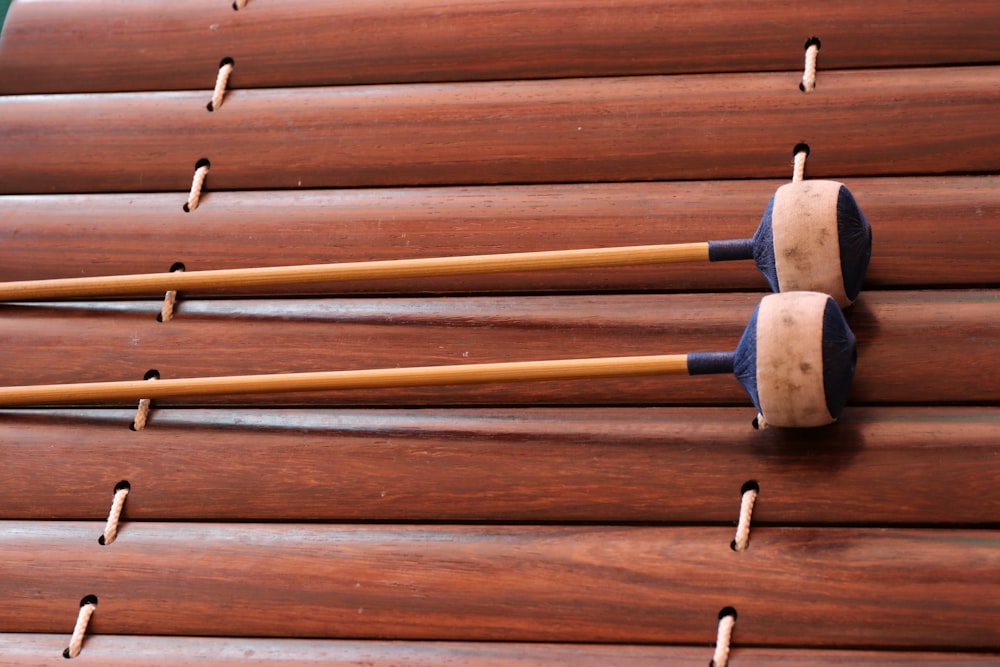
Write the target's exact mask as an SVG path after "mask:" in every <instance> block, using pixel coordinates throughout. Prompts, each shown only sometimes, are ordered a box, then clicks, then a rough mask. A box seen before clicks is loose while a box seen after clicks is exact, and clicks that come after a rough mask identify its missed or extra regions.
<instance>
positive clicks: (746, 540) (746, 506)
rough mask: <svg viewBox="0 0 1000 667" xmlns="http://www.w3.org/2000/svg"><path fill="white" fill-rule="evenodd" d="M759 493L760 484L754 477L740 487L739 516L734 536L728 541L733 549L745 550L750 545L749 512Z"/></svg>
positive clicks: (751, 510)
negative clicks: (750, 494) (748, 495)
mask: <svg viewBox="0 0 1000 667" xmlns="http://www.w3.org/2000/svg"><path fill="white" fill-rule="evenodd" d="M748 493H752V494H753V495H752V497H749V498H748V497H747V494H748ZM759 493H760V484H758V483H757V480H755V479H751V480H749V481H747V482H744V483H743V486H742V487H740V516H739V520H738V524H737V527H736V538H735V539H733V541H732V542H730V543H729V548H730V549H732V550H733V551H746V550H747V548H748V547H749V546H750V513H751V512H753V505H754V502H755V501H756V500H757V495H758V494H759ZM741 540H742V542H741Z"/></svg>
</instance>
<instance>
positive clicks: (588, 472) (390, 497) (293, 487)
mask: <svg viewBox="0 0 1000 667" xmlns="http://www.w3.org/2000/svg"><path fill="white" fill-rule="evenodd" d="M0 415H2V421H0V451H2V452H3V454H2V461H3V468H4V471H5V477H6V481H5V482H4V484H3V485H0V508H2V510H0V517H2V518H4V519H54V518H59V519H90V520H99V519H102V518H104V517H105V516H106V515H107V513H108V510H109V507H110V504H111V498H112V495H113V489H114V487H115V486H116V484H118V483H119V482H120V481H123V480H124V481H127V482H128V483H129V484H130V485H131V491H130V492H129V495H128V498H127V500H126V504H125V512H124V514H123V520H122V528H121V530H122V531H123V532H125V533H127V532H128V530H129V526H130V525H131V524H132V522H136V521H149V520H170V519H174V520H192V519H197V520H203V521H248V520H265V521H278V520H280V521H461V522H464V521H490V522H522V521H542V522H595V523H621V522H667V523H716V524H723V525H725V524H734V523H735V521H736V517H737V514H738V509H739V500H740V490H741V488H742V487H743V485H744V483H746V482H748V481H755V482H757V484H758V486H759V488H760V494H759V496H758V500H757V504H756V508H755V510H754V515H753V520H754V523H755V525H764V524H841V525H861V524H867V525H872V524H875V525H901V524H910V525H925V526H926V525H933V524H939V525H956V524H964V525H985V526H989V525H992V526H1000V495H998V494H997V491H996V489H997V485H996V480H997V479H998V477H1000V459H997V457H996V444H995V436H996V432H997V429H998V427H1000V409H997V408H944V407H939V408H853V409H851V410H849V411H848V412H847V414H846V415H845V416H844V418H843V419H842V420H841V422H840V423H839V424H837V425H835V426H832V427H829V428H826V429H820V430H818V431H810V432H801V431H780V430H777V429H769V430H766V431H755V430H753V429H752V428H751V427H750V423H749V419H750V414H748V412H747V411H746V410H743V409H711V408H702V409H659V408H646V409H627V408H619V409H607V408H605V409H595V408H587V409H573V408H568V409H540V408H536V409H523V408H522V409H506V410H501V409H489V410H487V409H479V410H441V409H425V410H420V411H403V410H316V409H312V410H278V409H260V410H232V411H229V410H184V409H159V410H157V411H156V412H155V413H154V414H153V416H152V419H151V420H150V422H149V424H148V426H147V427H146V429H145V430H143V431H141V432H135V431H131V430H130V429H129V424H130V423H131V421H132V419H133V418H134V416H135V412H134V411H125V410H103V411H102V410H39V411H16V412H15V411H5V412H3V413H0ZM290 451H294V452H295V455H294V456H292V457H289V456H288V452H290ZM636 471H642V473H641V474H637V473H636ZM208 489H211V491H210V492H209V491H207V490H208ZM94 539H96V534H95V536H94Z"/></svg>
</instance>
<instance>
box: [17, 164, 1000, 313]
mask: <svg viewBox="0 0 1000 667" xmlns="http://www.w3.org/2000/svg"><path fill="white" fill-rule="evenodd" d="M786 182H787V181H780V180H770V181H766V180H761V181H756V180H755V181H694V182H655V183H599V184H576V185H534V186H506V187H503V186H483V187H454V188H405V189H361V190H320V191H308V192H282V191H270V192H260V191H250V192H212V193H209V194H207V195H206V196H205V197H204V199H203V200H202V204H201V206H200V207H199V208H198V210H197V211H196V214H194V215H192V214H187V213H185V212H184V211H183V210H182V209H181V206H180V204H181V203H183V201H184V198H185V195H182V194H177V193H162V194H122V195H13V196H2V197H0V210H2V211H3V213H2V220H3V224H2V225H0V243H2V247H3V261H2V262H0V279H2V280H38V279H45V278H59V277H74V276H92V275H116V274H126V273H156V272H164V271H167V270H168V268H169V267H171V266H172V265H173V264H174V263H175V262H182V263H183V264H184V265H185V266H186V267H187V270H189V271H197V270H205V269H227V268H242V267H248V266H280V265H285V264H311V263H326V262H346V261H360V260H369V259H404V258H412V257H436V256H449V255H471V254H489V253H497V252H517V251H532V250H558V249H562V248H582V247H600V246H617V245H643V244H653V243H683V242H692V241H705V240H709V239H725V238H747V237H749V236H751V235H752V234H753V232H754V231H755V230H756V228H757V225H758V223H759V220H760V216H761V214H762V213H763V211H764V209H765V208H766V206H767V202H768V200H769V199H770V197H771V195H772V194H773V193H774V191H775V190H776V189H777V188H778V187H779V186H781V185H783V184H784V183H786ZM847 185H848V187H849V188H850V189H851V191H852V192H853V193H854V195H855V197H856V198H857V200H858V203H859V204H860V206H861V207H862V210H863V211H864V212H865V214H866V215H867V216H868V218H869V219H870V221H871V222H872V225H873V228H874V255H873V258H872V263H871V266H870V268H869V271H868V277H867V279H866V281H865V287H866V289H873V288H880V287H883V288H884V287H901V286H902V287H915V286H916V287H920V286H923V287H941V286H978V285H991V286H997V285H1000V263H998V262H997V260H996V253H995V250H994V248H995V247H997V246H1000V227H998V226H997V225H996V224H994V221H995V220H996V219H997V217H998V216H1000V177H997V176H975V177H970V176H954V177H949V176H940V177H924V178H896V177H886V178H852V179H848V181H847ZM955 257H961V258H962V261H961V262H955V261H952V259H953V258H955ZM747 289H749V290H762V289H767V284H766V282H765V281H764V278H763V276H761V275H760V273H759V272H758V271H757V270H756V268H755V267H754V266H753V263H752V262H721V263H715V264H709V263H704V264H701V263H694V264H684V265H663V266H653V267H636V268H630V269H614V270H604V271H600V270H590V271H559V272H545V273H530V274H528V273H522V274H518V273H514V274H501V275H492V276H482V277H476V276H465V277H462V278H458V279H456V278H441V279H423V280H408V281H399V280H395V281H394V280H381V281H369V282H355V283H337V284H322V285H303V286H288V287H278V288H272V289H270V290H267V292H270V293H312V294H322V293H327V294H329V293H390V294H391V293H395V294H400V293H403V294H406V293H411V294H413V293H444V292H447V293H455V292H527V291H551V290H565V291H579V292H585V291H618V290H629V291H638V290H670V291H693V290H701V291H705V290H715V291H723V290H747ZM239 292H240V291H239V290H232V291H227V292H226V293H239ZM150 296H153V295H150ZM193 296H196V295H194V294H192V293H185V294H184V297H185V298H191V297H193Z"/></svg>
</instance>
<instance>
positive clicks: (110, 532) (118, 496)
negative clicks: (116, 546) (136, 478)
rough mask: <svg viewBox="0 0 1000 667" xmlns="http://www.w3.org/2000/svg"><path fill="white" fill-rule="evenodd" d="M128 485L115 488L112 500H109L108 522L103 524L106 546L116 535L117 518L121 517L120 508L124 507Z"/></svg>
mask: <svg viewBox="0 0 1000 667" xmlns="http://www.w3.org/2000/svg"><path fill="white" fill-rule="evenodd" d="M129 488H130V487H128V486H123V487H122V488H119V489H115V497H114V500H112V501H111V511H110V512H108V522H107V523H106V524H105V525H104V534H103V535H102V537H103V538H104V542H103V544H104V546H107V545H109V544H111V543H112V542H114V541H115V538H116V537H118V520H119V519H120V518H121V515H122V509H123V508H124V507H125V496H127V495H128V492H129Z"/></svg>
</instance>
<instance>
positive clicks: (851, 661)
mask: <svg viewBox="0 0 1000 667" xmlns="http://www.w3.org/2000/svg"><path fill="white" fill-rule="evenodd" d="M738 632H739V631H738V630H737V633H738ZM66 641H67V640H66V635H44V634H38V635H26V634H6V635H4V634H0V665H11V666H15V665H16V666H17V667H28V666H29V665H30V666H37V667H48V666H49V665H52V664H53V662H54V661H55V660H57V658H58V656H59V655H60V654H61V653H62V650H63V648H65V646H66ZM84 646H85V650H84V651H83V652H82V653H81V654H80V655H79V656H77V657H76V658H75V659H74V660H75V662H74V663H73V665H101V666H102V667H119V666H124V667H132V665H135V664H153V663H155V664H157V665H160V666H161V667H191V666H193V665H197V666H199V667H200V666H201V665H244V664H246V665H255V666H258V665H285V666H289V667H293V666H296V665H316V664H323V665H329V666H331V667H439V666H440V665H454V666H456V667H466V666H467V667H542V666H551V667H556V666H558V667H565V666H566V665H575V666H577V667H610V666H623V667H663V666H664V665H671V666H678V667H705V664H706V661H707V660H708V659H709V658H710V657H711V655H712V650H711V648H709V647H707V646H705V645H702V646H622V645H617V646H614V645H603V646H602V645H596V644H520V643H514V642H491V643H485V642H480V643H474V642H401V641H344V640H309V639H282V640H275V639H247V638H242V637H241V638H239V639H228V638H210V637H205V638H201V637H198V638H195V637H181V638H178V637H134V636H107V635H96V636H93V637H88V638H87V641H86V643H85V644H84ZM997 661H1000V655H998V654H996V653H989V654H976V653H957V652H948V653H945V652H914V651H835V650H828V649H820V650H817V649H768V648H740V647H736V648H734V649H733V652H732V664H734V665H743V666H749V667H767V666H769V665H816V667H834V666H837V667H844V666H849V667H862V666H865V665H868V666H876V665H877V666H878V667H909V666H910V665H927V666H934V667H958V666H959V665H982V666H987V665H991V666H992V665H996V664H997Z"/></svg>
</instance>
